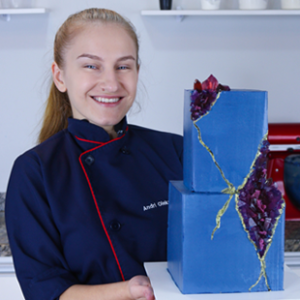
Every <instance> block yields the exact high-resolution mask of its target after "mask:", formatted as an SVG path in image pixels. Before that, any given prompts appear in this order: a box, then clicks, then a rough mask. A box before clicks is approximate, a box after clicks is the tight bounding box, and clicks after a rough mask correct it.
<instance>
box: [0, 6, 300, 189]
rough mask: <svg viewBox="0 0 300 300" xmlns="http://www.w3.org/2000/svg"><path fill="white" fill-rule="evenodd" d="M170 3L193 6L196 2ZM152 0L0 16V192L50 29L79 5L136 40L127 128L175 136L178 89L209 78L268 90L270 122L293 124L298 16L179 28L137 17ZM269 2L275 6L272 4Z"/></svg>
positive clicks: (26, 126) (31, 135) (29, 139)
mask: <svg viewBox="0 0 300 300" xmlns="http://www.w3.org/2000/svg"><path fill="white" fill-rule="evenodd" d="M173 1H174V6H176V5H177V4H180V5H182V6H185V7H186V8H190V9H193V8H200V0H173ZM223 1H225V0H223ZM158 2H159V1H158V0H81V1H79V0H77V1H75V0H36V4H35V5H36V7H47V8H49V10H50V12H49V14H47V15H35V16H34V15H28V16H12V18H11V21H10V22H6V21H4V19H2V18H0V91H1V94H0V95H1V96H0V108H1V109H0V138H1V147H0V170H1V173H0V191H5V190H6V185H7V181H8V176H9V173H10V170H11V166H12V163H13V161H14V159H15V158H16V157H17V156H18V155H19V154H21V153H22V152H24V151H25V150H26V149H28V148H30V147H32V146H33V145H34V144H35V141H36V137H37V133H38V129H39V121H40V119H41V117H42V113H43V108H44V102H45V99H46V97H47V88H48V78H49V76H50V64H51V61H52V42H53V38H54V35H55V33H56V30H57V29H58V27H59V26H60V25H61V23H62V22H63V21H64V20H65V19H66V17H67V16H68V15H69V14H71V13H74V12H77V11H79V10H81V9H84V8H87V7H94V6H97V7H105V8H109V9H113V10H116V11H118V12H119V13H121V14H123V15H124V16H126V17H127V18H129V19H130V20H131V21H132V22H133V23H134V25H135V26H136V28H137V31H138V33H139V35H140V42H141V60H142V69H141V76H140V77H141V81H142V83H143V85H142V84H141V85H140V87H139V93H138V101H139V102H140V103H141V104H142V111H141V112H140V113H139V114H132V115H130V116H129V120H130V122H131V123H136V124H139V125H142V126H147V127H152V128H155V129H159V130H165V131H171V132H176V133H182V106H183V90H184V89H185V88H192V86H193V81H194V79H195V78H198V79H199V80H201V81H203V80H204V79H206V78H207V77H208V76H209V75H210V74H211V73H212V74H214V75H215V76H216V77H217V78H218V79H219V81H220V82H221V83H224V84H228V85H230V86H231V87H232V88H249V89H262V90H267V91H269V121H270V122H299V121H300V120H299V109H300V101H297V100H298V98H299V95H300V91H299V88H298V85H299V79H300V71H299V70H300V68H299V67H300V30H299V28H300V16H295V17H292V16H291V17H284V16H281V17H271V16H270V17H249V16H248V17H187V18H185V19H184V20H183V22H181V23H179V22H177V21H176V20H175V18H173V17H142V16H141V15H140V11H141V10H143V9H158V7H159V5H158ZM271 2H272V3H271V5H272V6H273V7H279V0H271ZM230 5H232V6H233V7H237V0H228V1H225V2H224V4H223V6H227V7H229V6H230ZM143 86H144V88H143ZM241 117H243V116H241Z"/></svg>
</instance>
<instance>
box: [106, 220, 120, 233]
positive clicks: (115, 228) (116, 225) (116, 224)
mask: <svg viewBox="0 0 300 300" xmlns="http://www.w3.org/2000/svg"><path fill="white" fill-rule="evenodd" d="M121 227H122V226H121V224H120V223H119V222H118V221H116V220H114V221H111V222H110V224H109V228H110V229H111V230H113V231H119V230H120V229H121Z"/></svg>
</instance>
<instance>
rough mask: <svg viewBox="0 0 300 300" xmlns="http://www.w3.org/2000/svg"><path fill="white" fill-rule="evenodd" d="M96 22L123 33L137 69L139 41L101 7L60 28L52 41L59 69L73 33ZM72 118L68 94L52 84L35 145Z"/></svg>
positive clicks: (130, 27)
mask: <svg viewBox="0 0 300 300" xmlns="http://www.w3.org/2000/svg"><path fill="white" fill-rule="evenodd" d="M96 23H103V24H105V23H113V24H117V25H119V26H120V27H122V28H123V29H125V30H126V32H127V33H128V34H129V36H130V37H131V38H132V40H133V41H134V44H135V46H136V53H137V68H138V67H139V57H138V53H139V42H138V38H137V35H136V32H135V28H134V26H133V25H132V24H131V23H130V22H129V21H127V20H125V19H124V18H123V17H122V16H121V15H119V14H118V13H116V12H114V11H112V10H108V9H100V8H89V9H86V10H83V11H81V12H79V13H76V14H73V15H71V16H70V17H69V18H68V19H67V20H66V21H65V22H64V23H63V24H62V26H61V27H60V28H59V30H58V31H57V33H56V36H55V40H54V61H55V62H56V64H57V65H58V67H59V68H61V69H62V68H63V67H64V54H65V51H66V49H67V46H68V45H69V44H70V42H71V41H72V39H73V38H74V37H75V36H76V34H78V33H79V32H80V31H82V30H83V29H85V26H86V25H91V24H96ZM71 116H72V109H71V105H70V101H69V97H68V94H67V92H64V93H63V92H60V91H59V90H58V89H57V87H56V86H55V84H54V82H52V84H51V88H50V93H49V96H48V99H47V105H46V109H45V113H44V117H43V124H42V129H41V131H40V134H39V137H38V142H39V143H42V142H43V141H45V140H46V139H48V138H49V137H51V136H52V135H54V134H55V133H57V132H59V131H60V130H63V129H65V128H67V126H68V118H69V117H71Z"/></svg>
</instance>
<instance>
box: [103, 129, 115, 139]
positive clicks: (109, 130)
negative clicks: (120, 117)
mask: <svg viewBox="0 0 300 300" xmlns="http://www.w3.org/2000/svg"><path fill="white" fill-rule="evenodd" d="M102 128H103V129H104V130H105V131H106V132H107V133H108V135H109V137H110V139H111V140H113V139H115V138H116V137H117V136H118V135H117V133H116V131H115V129H114V126H102Z"/></svg>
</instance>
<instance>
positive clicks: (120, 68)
mask: <svg viewBox="0 0 300 300" xmlns="http://www.w3.org/2000/svg"><path fill="white" fill-rule="evenodd" d="M127 69H129V67H128V66H119V67H118V70H127Z"/></svg>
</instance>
